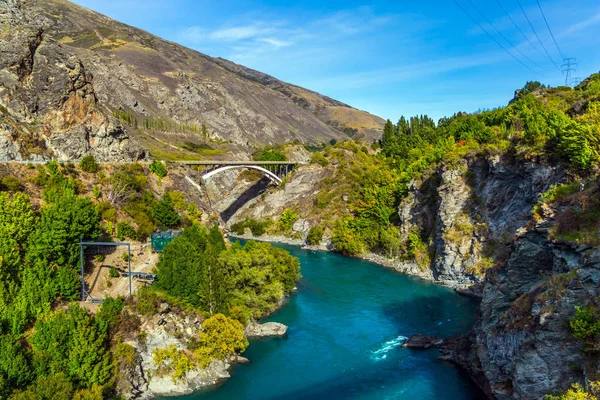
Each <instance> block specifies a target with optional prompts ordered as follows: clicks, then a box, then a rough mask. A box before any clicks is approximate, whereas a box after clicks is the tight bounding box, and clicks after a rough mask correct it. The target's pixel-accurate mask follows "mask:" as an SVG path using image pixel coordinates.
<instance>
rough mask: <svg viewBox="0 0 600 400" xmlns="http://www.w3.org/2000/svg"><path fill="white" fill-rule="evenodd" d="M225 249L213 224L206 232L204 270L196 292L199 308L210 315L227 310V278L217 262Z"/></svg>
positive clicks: (219, 233) (218, 231) (216, 226)
mask: <svg viewBox="0 0 600 400" xmlns="http://www.w3.org/2000/svg"><path fill="white" fill-rule="evenodd" d="M225 248H226V246H225V241H224V240H223V235H222V234H221V231H220V230H219V226H218V225H217V224H214V225H213V226H212V227H211V228H210V230H209V232H208V237H207V245H206V249H205V252H206V269H205V270H204V271H205V274H204V277H203V279H202V280H201V284H200V288H199V291H198V297H199V299H200V307H201V309H202V310H203V311H205V312H207V313H208V314H210V315H214V314H215V313H218V312H225V311H226V310H227V308H228V303H229V295H230V293H229V291H228V282H227V277H226V274H225V270H224V268H223V267H222V265H221V264H219V263H218V262H217V261H218V257H219V254H221V253H222V252H223V251H224V250H225Z"/></svg>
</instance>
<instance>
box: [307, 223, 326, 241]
mask: <svg viewBox="0 0 600 400" xmlns="http://www.w3.org/2000/svg"><path fill="white" fill-rule="evenodd" d="M306 240H307V241H308V243H309V244H311V245H313V246H314V245H318V244H320V243H321V240H323V227H321V226H319V225H315V226H312V227H311V228H310V230H309V231H308V236H307V237H306Z"/></svg>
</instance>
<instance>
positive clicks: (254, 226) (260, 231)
mask: <svg viewBox="0 0 600 400" xmlns="http://www.w3.org/2000/svg"><path fill="white" fill-rule="evenodd" d="M270 224H271V221H257V220H255V219H252V218H250V219H247V220H246V222H245V225H246V226H247V227H248V228H250V231H251V232H252V235H253V236H262V235H264V234H265V233H266V232H267V227H268V226H269V225H270Z"/></svg>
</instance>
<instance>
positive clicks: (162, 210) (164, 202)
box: [150, 192, 180, 229]
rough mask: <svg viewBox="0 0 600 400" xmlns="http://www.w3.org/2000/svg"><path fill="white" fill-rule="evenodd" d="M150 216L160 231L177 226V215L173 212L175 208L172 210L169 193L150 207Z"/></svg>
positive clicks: (178, 219)
mask: <svg viewBox="0 0 600 400" xmlns="http://www.w3.org/2000/svg"><path fill="white" fill-rule="evenodd" d="M150 215H151V216H152V219H153V220H154V222H155V223H156V224H157V225H158V226H159V227H160V228H161V229H165V228H175V227H177V226H179V221H180V218H179V214H178V213H177V211H175V208H173V202H172V201H171V195H170V194H169V192H166V193H165V194H164V196H163V198H162V199H161V200H160V201H159V202H158V203H156V204H155V205H154V206H153V207H152V209H151V210H150Z"/></svg>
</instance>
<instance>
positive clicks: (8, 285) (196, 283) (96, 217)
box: [0, 157, 299, 399]
mask: <svg viewBox="0 0 600 400" xmlns="http://www.w3.org/2000/svg"><path fill="white" fill-rule="evenodd" d="M1 172H2V175H1V178H0V182H1V184H0V349H1V351H0V398H10V399H30V398H53V399H57V398H60V399H63V398H64V399H71V398H76V399H102V398H115V397H116V396H117V395H119V394H124V393H122V392H120V393H119V391H118V388H117V387H120V386H119V385H122V383H121V382H122V381H123V380H126V379H125V378H124V376H126V375H127V374H129V373H130V371H132V370H135V368H136V361H135V360H137V359H138V358H139V356H138V355H137V353H136V350H135V349H134V348H133V347H132V346H131V344H130V343H131V341H132V340H133V341H134V342H135V343H138V345H139V346H142V345H144V346H145V344H144V337H145V335H147V334H148V333H147V332H146V331H144V330H142V329H141V328H140V326H141V321H145V320H150V319H152V318H153V316H155V315H159V312H160V311H161V310H160V309H159V305H160V304H162V303H167V304H171V305H176V306H177V307H179V309H181V310H185V312H186V313H188V314H189V315H192V316H193V318H196V319H198V320H199V321H203V323H202V327H198V328H197V330H195V331H194V332H193V333H192V335H191V337H190V338H189V340H188V343H186V344H187V348H186V349H181V348H178V347H176V346H173V345H171V346H169V347H166V348H155V349H153V351H152V354H153V359H154V361H153V362H154V365H155V368H156V371H157V373H158V374H165V375H168V376H171V378H172V379H173V380H174V381H179V380H182V379H184V378H185V376H186V374H188V373H189V372H190V371H192V370H202V369H204V368H207V367H208V366H209V365H210V364H211V363H212V362H213V361H217V360H223V359H226V358H227V357H230V356H231V355H232V354H234V353H240V352H243V351H244V350H245V349H246V347H247V345H248V342H247V341H246V339H245V337H244V325H245V324H246V323H248V322H249V321H250V320H255V319H258V318H260V317H262V316H264V315H267V314H268V313H270V312H272V311H273V310H274V309H275V308H276V307H277V306H278V305H279V304H280V302H281V301H282V299H283V298H284V297H285V296H287V295H288V294H289V293H290V291H291V290H292V289H293V288H294V286H295V282H296V280H297V279H298V278H299V264H298V261H297V259H295V258H293V257H291V256H290V255H289V254H288V253H287V252H285V251H283V250H281V249H276V248H274V247H272V246H271V245H270V244H266V243H249V244H247V245H246V246H245V247H242V246H240V245H239V244H235V245H233V246H230V247H229V246H227V245H226V243H225V241H224V239H223V236H222V233H221V232H220V230H219V228H218V225H216V224H213V225H212V226H211V228H210V229H209V228H206V227H205V226H204V225H203V224H202V223H200V221H199V219H200V217H201V213H200V211H199V210H198V208H197V206H196V204H195V203H194V202H190V201H188V200H186V197H185V196H184V194H183V193H182V192H179V191H168V190H162V196H159V195H158V193H157V192H156V190H157V189H159V188H161V187H162V186H164V185H170V184H171V180H170V177H169V176H167V174H168V169H167V168H166V167H165V166H164V164H162V163H155V164H151V165H150V166H149V167H148V166H142V165H141V164H128V165H116V166H101V165H99V164H97V163H96V162H95V160H94V159H93V158H89V157H86V158H84V159H83V160H82V161H81V163H80V164H79V165H73V164H59V163H57V162H50V163H48V164H46V165H38V167H37V168H36V167H34V166H33V165H29V166H25V165H22V166H14V168H13V169H12V172H13V174H10V175H7V174H6V172H5V171H1ZM155 196H157V197H158V198H157V197H155ZM157 227H161V228H165V229H166V228H184V231H183V234H182V235H180V236H179V237H177V238H176V239H175V240H174V241H173V242H172V243H170V244H169V245H168V246H167V248H166V250H165V252H164V253H163V254H161V256H160V261H159V263H158V265H157V271H156V272H157V274H158V282H157V284H155V285H153V286H151V287H150V288H146V289H141V290H140V291H139V292H138V293H137V294H136V295H135V296H134V297H133V298H128V299H127V301H125V300H124V299H123V298H117V299H112V298H107V299H105V300H104V302H103V303H102V305H101V307H100V308H99V309H98V310H97V311H96V312H95V314H91V313H90V312H89V311H88V309H87V308H88V306H86V307H82V306H83V304H81V303H79V302H78V300H79V298H80V293H81V286H80V285H81V277H80V276H79V271H80V264H79V244H78V242H79V240H80V239H81V238H83V239H85V240H97V239H102V240H105V241H106V240H108V241H115V240H117V239H120V240H139V241H142V242H143V241H145V240H146V239H147V237H148V235H149V234H150V233H151V232H153V231H154V230H155V229H156V228H157ZM111 272H113V270H111ZM118 276H119V274H116V276H115V277H118ZM126 342H127V343H126ZM57 396H59V397H57Z"/></svg>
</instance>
